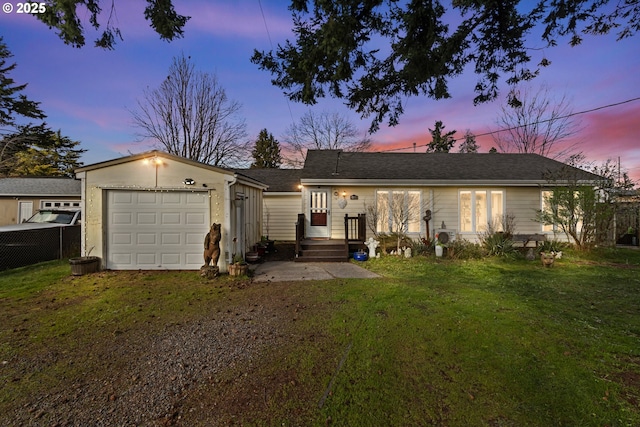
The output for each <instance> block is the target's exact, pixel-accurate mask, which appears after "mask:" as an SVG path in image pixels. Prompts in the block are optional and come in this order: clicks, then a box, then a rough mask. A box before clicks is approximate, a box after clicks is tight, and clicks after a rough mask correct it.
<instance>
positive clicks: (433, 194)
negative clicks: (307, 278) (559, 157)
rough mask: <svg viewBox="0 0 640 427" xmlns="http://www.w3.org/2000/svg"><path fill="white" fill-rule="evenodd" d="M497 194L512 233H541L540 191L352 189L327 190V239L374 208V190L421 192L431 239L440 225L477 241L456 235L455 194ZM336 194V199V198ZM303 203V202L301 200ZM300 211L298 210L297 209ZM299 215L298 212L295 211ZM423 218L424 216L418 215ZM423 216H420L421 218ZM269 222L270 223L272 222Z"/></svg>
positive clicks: (475, 236) (422, 232) (336, 236)
mask: <svg viewBox="0 0 640 427" xmlns="http://www.w3.org/2000/svg"><path fill="white" fill-rule="evenodd" d="M470 189H473V190H485V189H486V190H500V191H503V192H504V197H505V204H504V213H505V214H509V215H513V216H515V219H516V224H515V227H516V229H515V232H516V233H525V234H533V233H541V232H542V227H541V225H540V223H538V222H536V221H535V220H534V218H535V212H536V210H538V209H540V189H539V188H537V187H531V188H525V187H522V188H518V187H506V188H505V187H490V186H488V187H395V186H392V185H389V186H376V187H360V186H358V187H356V186H351V187H349V186H334V187H331V206H332V215H331V238H334V239H343V238H344V216H345V214H348V215H349V216H356V215H357V214H361V213H366V211H367V206H375V200H376V199H375V197H376V191H378V190H411V191H420V192H421V204H422V210H423V211H426V210H427V209H431V211H432V219H431V221H430V222H429V235H430V237H432V238H433V237H434V234H435V232H436V231H437V230H439V229H441V228H442V225H443V223H444V225H445V228H446V229H447V230H451V231H454V232H455V233H456V235H457V236H458V237H460V238H464V239H466V240H470V241H477V240H478V232H466V233H461V232H460V215H459V209H460V207H459V193H460V191H461V190H470ZM343 191H344V192H346V193H347V196H346V198H347V206H346V207H344V208H340V207H339V206H338V201H339V200H340V199H341V198H342V192H343ZM336 194H337V195H336ZM354 194H355V195H357V196H358V200H351V196H352V195H354ZM305 200H307V198H306V197H305ZM295 208H296V207H295V206H294V205H293V204H292V205H291V206H290V207H284V206H283V208H282V210H283V211H286V210H288V209H290V212H293V211H294V209H295ZM299 209H300V208H299ZM298 211H299V212H300V211H301V210H298ZM422 214H424V212H423V213H422ZM422 216H423V215H421V218H422ZM272 221H273V220H272ZM425 227H426V226H425V223H424V222H421V225H420V232H419V233H410V234H409V235H410V237H412V238H419V237H424V236H426V228H425ZM367 234H368V235H370V234H372V230H371V229H370V228H369V227H367Z"/></svg>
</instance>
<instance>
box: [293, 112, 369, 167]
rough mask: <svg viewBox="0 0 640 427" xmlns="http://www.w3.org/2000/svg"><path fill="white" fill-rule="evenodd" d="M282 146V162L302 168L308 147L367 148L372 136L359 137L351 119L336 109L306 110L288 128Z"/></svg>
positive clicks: (327, 148)
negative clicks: (331, 111)
mask: <svg viewBox="0 0 640 427" xmlns="http://www.w3.org/2000/svg"><path fill="white" fill-rule="evenodd" d="M283 146H284V151H285V155H284V157H285V162H286V163H287V164H289V165H291V166H294V167H301V166H302V165H303V164H304V159H305V157H306V155H307V150H344V151H367V150H369V149H370V148H371V139H370V138H369V137H368V136H367V135H366V134H364V136H362V137H359V136H358V129H357V128H356V126H355V125H354V124H353V122H351V121H350V120H349V119H348V118H346V117H345V116H342V115H340V114H338V113H337V112H333V113H330V112H327V111H323V112H322V113H314V112H313V111H311V110H309V111H307V112H306V113H305V114H304V115H303V116H302V117H301V118H300V121H299V122H298V123H294V124H292V125H291V126H290V127H289V129H288V130H287V133H286V136H285V143H284V144H283Z"/></svg>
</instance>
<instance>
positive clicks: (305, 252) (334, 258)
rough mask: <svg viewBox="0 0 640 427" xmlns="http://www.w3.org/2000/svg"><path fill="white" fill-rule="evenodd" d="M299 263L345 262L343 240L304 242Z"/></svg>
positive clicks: (301, 244)
mask: <svg viewBox="0 0 640 427" xmlns="http://www.w3.org/2000/svg"><path fill="white" fill-rule="evenodd" d="M295 260H296V261H297V262H345V261H348V257H347V256H345V249H344V241H343V240H303V241H302V242H300V253H299V254H298V256H297V257H296V259H295Z"/></svg>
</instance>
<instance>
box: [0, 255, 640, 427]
mask: <svg viewBox="0 0 640 427" xmlns="http://www.w3.org/2000/svg"><path fill="white" fill-rule="evenodd" d="M364 265H365V266H366V267H367V268H369V269H371V270H373V271H375V272H377V273H379V274H382V275H383V276H384V278H381V279H375V280H363V279H349V280H347V279H336V280H330V281H315V282H309V281H305V282H290V283H265V284H262V283H261V284H255V283H251V282H250V280H248V279H245V280H243V281H234V280H231V278H229V277H221V278H218V279H215V280H212V281H206V280H203V279H201V278H200V277H199V275H198V273H197V272H101V273H97V274H92V275H86V276H81V277H72V276H70V275H69V272H70V270H69V265H68V264H67V263H63V262H52V263H45V264H40V265H38V266H34V267H28V268H25V269H17V270H12V271H6V272H3V273H0V312H1V313H2V323H1V324H0V364H1V365H0V425H8V426H12V425H38V426H39V425H42V426H52V425H60V426H64V425H150V426H154V425H183V426H194V425H203V426H204V425H206V426H217V425H220V426H223V425H236V424H237V425H269V426H270V425H274V426H275V425H278V426H282V425H286V426H290V425H291V426H293V425H327V424H330V425H336V426H370V425H389V426H405V425H406V426H409V425H427V426H429V425H434V426H491V427H498V426H552V425H558V426H635V425H640V410H639V409H638V406H639V403H640V274H639V273H640V252H639V251H631V250H617V251H613V250H602V251H600V252H596V253H592V254H588V255H581V254H575V253H571V252H570V253H569V254H567V255H566V256H565V257H564V258H563V259H561V260H559V261H557V263H556V266H554V267H553V268H543V267H542V266H541V264H540V262H539V261H537V262H527V261H505V260H501V259H485V260H473V261H447V260H438V261H436V260H435V259H434V258H421V257H416V258H411V259H397V258H393V257H383V258H381V259H374V260H370V261H367V262H366V263H365V264H364Z"/></svg>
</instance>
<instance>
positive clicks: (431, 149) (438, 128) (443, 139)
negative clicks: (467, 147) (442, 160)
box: [427, 120, 456, 153]
mask: <svg viewBox="0 0 640 427" xmlns="http://www.w3.org/2000/svg"><path fill="white" fill-rule="evenodd" d="M444 128H445V126H444V125H443V124H442V121H440V120H438V121H436V125H435V127H434V128H433V129H431V128H430V129H429V133H430V134H431V138H432V140H431V142H430V143H429V144H428V145H427V153H448V152H449V150H450V149H451V148H452V147H453V144H455V143H456V139H455V138H454V137H453V135H455V133H456V131H455V130H452V131H450V132H447V133H445V134H444V135H443V134H442V132H443V131H444Z"/></svg>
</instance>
